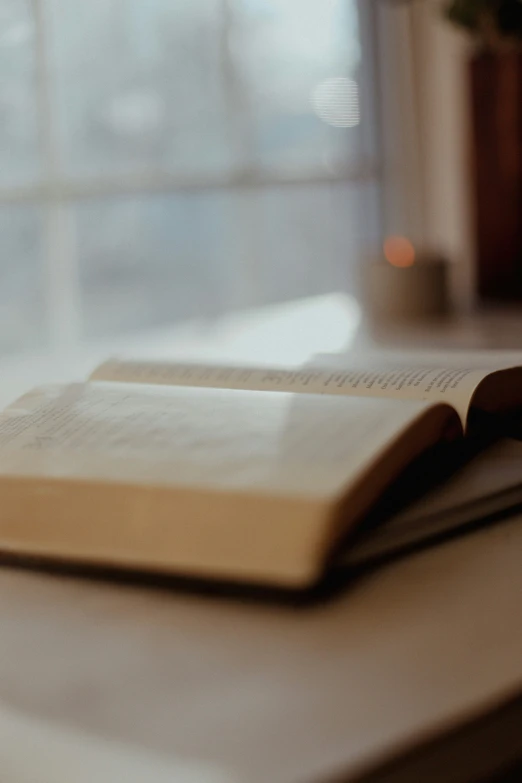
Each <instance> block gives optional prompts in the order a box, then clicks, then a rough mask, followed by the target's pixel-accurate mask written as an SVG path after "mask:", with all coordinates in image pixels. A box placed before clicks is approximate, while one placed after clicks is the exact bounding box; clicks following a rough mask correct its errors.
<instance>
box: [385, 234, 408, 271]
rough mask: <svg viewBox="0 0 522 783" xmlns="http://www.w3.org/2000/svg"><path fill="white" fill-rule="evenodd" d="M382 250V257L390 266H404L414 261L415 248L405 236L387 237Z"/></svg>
mask: <svg viewBox="0 0 522 783" xmlns="http://www.w3.org/2000/svg"><path fill="white" fill-rule="evenodd" d="M383 250H384V257H385V258H386V260H387V261H388V262H389V263H390V264H391V265H392V266H397V267H401V268H405V267H407V266H412V265H413V264H414V263H415V248H414V247H413V245H412V243H411V242H410V240H409V239H406V237H398V236H395V237H393V236H392V237H387V239H386V240H385V241H384V245H383Z"/></svg>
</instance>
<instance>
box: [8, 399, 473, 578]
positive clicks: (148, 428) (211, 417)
mask: <svg viewBox="0 0 522 783" xmlns="http://www.w3.org/2000/svg"><path fill="white" fill-rule="evenodd" d="M455 423H456V415H455V413H454V412H453V411H452V409H451V408H449V407H448V406H443V405H431V404H427V403H423V402H409V403H406V402H399V401H396V400H372V399H363V398H347V397H339V396H338V397H327V396H320V395H307V394H302V395H294V394H284V393H283V394H272V393H269V392H259V391H252V392H250V391H249V392H245V391H242V390H225V389H214V388H190V387H165V386H147V387H139V386H137V385H131V384H96V383H92V384H77V385H72V386H68V387H51V388H47V389H41V390H36V391H34V392H33V393H30V394H29V395H26V396H25V397H23V398H21V399H20V400H18V402H17V403H15V404H14V405H13V406H11V407H10V408H9V409H8V410H7V411H5V412H4V413H3V414H2V415H1V416H0V501H1V503H2V515H1V516H0V551H6V550H7V551H10V552H16V553H30V554H37V555H38V554H42V553H44V554H46V555H47V556H49V555H51V556H55V557H61V558H65V559H68V560H81V561H83V562H91V561H94V562H102V563H107V562H109V563H110V564H111V565H122V564H123V565H125V564H127V565H128V564H131V566H132V567H133V568H136V567H138V568H145V569H147V570H150V569H152V570H162V571H176V572H180V573H184V574H187V573H188V574H190V575H192V576H194V575H203V576H205V578H208V577H225V578H229V579H230V578H233V579H241V580H246V581H254V582H257V583H259V582H268V583H271V584H274V583H275V584H279V585H281V584H284V585H287V586H288V585H292V586H293V587H296V586H304V585H306V584H309V583H310V582H312V581H313V580H314V579H316V578H317V577H318V576H319V574H320V573H321V571H322V568H323V565H324V561H325V558H326V556H327V553H328V551H329V550H330V548H331V546H332V544H333V542H334V541H335V540H336V538H337V537H338V536H340V535H341V533H342V532H344V531H345V530H346V529H348V528H349V527H350V526H351V525H353V524H355V522H357V521H359V519H360V517H361V516H362V514H363V513H364V512H365V511H366V510H367V509H368V508H369V506H370V505H371V504H372V503H373V502H374V501H375V500H376V498H377V497H378V496H379V494H380V493H381V492H382V491H383V490H384V488H385V487H386V486H388V485H389V484H390V483H391V481H393V479H395V478H396V476H397V475H398V473H399V472H400V471H401V470H402V469H403V468H404V466H405V465H406V464H407V462H409V460H410V459H412V458H413V456H415V455H416V454H417V453H419V451H420V450H423V449H424V448H427V447H428V446H429V445H431V444H432V443H434V442H438V441H439V440H440V439H442V438H444V437H446V436H447V434H448V433H447V430H448V427H450V429H451V430H452V432H456V429H457V430H458V426H457V428H455ZM457 424H458V422H457Z"/></svg>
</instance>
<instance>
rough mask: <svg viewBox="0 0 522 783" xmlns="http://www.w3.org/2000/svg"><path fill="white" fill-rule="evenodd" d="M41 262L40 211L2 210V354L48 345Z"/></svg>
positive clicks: (0, 290)
mask: <svg viewBox="0 0 522 783" xmlns="http://www.w3.org/2000/svg"><path fill="white" fill-rule="evenodd" d="M42 261H43V257H42V226H41V220H40V214H39V212H38V211H37V210H36V209H34V208H31V207H2V208H0V282H1V284H0V355H4V354H7V353H10V352H14V351H24V350H33V349H37V348H39V347H41V346H42V345H44V344H45V343H46V342H47V323H46V316H45V296H44V281H43V263H42Z"/></svg>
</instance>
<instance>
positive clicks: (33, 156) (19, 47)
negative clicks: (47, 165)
mask: <svg viewBox="0 0 522 783" xmlns="http://www.w3.org/2000/svg"><path fill="white" fill-rule="evenodd" d="M34 41H35V30H34V25H33V18H32V14H31V9H30V7H29V1H28V0H2V2H1V3H0V74H1V77H2V78H1V79H0V187H5V186H7V185H12V184H17V185H18V184H21V183H25V182H27V181H30V180H34V179H35V178H36V177H37V176H38V174H39V159H38V122H37V108H36V107H37V102H36V89H35V61H34Z"/></svg>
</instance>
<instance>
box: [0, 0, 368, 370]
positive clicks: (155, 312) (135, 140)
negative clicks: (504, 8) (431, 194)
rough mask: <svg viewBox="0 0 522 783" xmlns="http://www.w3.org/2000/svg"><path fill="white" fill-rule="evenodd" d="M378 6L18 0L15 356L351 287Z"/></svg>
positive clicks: (13, 159) (4, 23)
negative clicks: (374, 14) (374, 18)
mask: <svg viewBox="0 0 522 783" xmlns="http://www.w3.org/2000/svg"><path fill="white" fill-rule="evenodd" d="M371 5H372V4H371V3H368V2H367V0H362V2H360V3H358V2H356V0H89V2H88V3H86V2H83V1H82V0H68V2H62V0H3V2H2V4H1V5H0V69H1V70H0V74H1V77H0V250H1V253H0V279H1V285H0V355H7V354H9V353H13V352H23V351H37V350H47V349H52V350H55V351H60V350H65V349H70V348H71V347H72V346H74V345H75V344H77V342H78V341H82V340H103V339H104V338H106V337H110V336H113V335H115V334H125V333H127V332H132V331H136V330H143V329H146V328H149V327H152V326H156V325H161V324H170V323H176V322H181V321H185V320H187V319H194V318H212V317H214V316H216V315H218V314H220V313H224V312H228V311H231V310H235V309H242V308H247V307H250V306H254V305H260V304H263V303H269V302H275V301H284V300H286V299H291V298H296V297H301V296H306V295H312V294H317V293H324V292H328V291H333V290H344V291H351V290H354V289H355V287H356V280H357V266H358V263H359V258H360V255H361V252H362V250H363V249H364V248H366V247H368V246H372V245H374V244H375V242H376V241H378V239H379V236H380V193H381V161H380V155H379V145H378V133H377V128H376V115H375V95H376V92H375V84H376V81H375V80H376V72H375V69H374V55H375V52H374V28H373V26H372V23H371V18H370V17H371V9H370V6H371Z"/></svg>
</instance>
